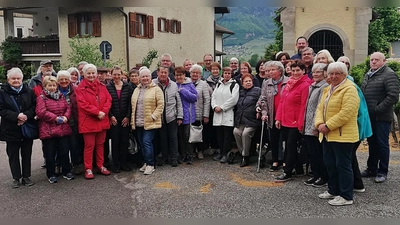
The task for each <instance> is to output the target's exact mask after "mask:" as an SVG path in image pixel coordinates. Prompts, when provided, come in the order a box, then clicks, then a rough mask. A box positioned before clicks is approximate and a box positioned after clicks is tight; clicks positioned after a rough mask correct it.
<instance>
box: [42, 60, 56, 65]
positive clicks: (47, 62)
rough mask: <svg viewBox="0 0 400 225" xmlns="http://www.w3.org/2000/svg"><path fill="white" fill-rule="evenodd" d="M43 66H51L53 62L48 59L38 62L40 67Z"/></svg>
mask: <svg viewBox="0 0 400 225" xmlns="http://www.w3.org/2000/svg"><path fill="white" fill-rule="evenodd" d="M44 64H53V62H52V61H51V60H50V59H44V60H42V61H40V65H41V66H43V65H44Z"/></svg>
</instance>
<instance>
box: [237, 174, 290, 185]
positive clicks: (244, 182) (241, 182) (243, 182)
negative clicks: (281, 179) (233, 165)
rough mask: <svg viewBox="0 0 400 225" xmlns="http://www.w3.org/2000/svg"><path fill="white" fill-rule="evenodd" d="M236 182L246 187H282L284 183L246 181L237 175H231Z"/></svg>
mask: <svg viewBox="0 0 400 225" xmlns="http://www.w3.org/2000/svg"><path fill="white" fill-rule="evenodd" d="M231 176H232V178H233V180H234V181H236V182H237V183H238V184H240V185H242V186H245V187H280V186H282V185H283V183H275V182H268V181H255V180H245V179H242V178H240V177H239V176H238V175H236V174H231Z"/></svg>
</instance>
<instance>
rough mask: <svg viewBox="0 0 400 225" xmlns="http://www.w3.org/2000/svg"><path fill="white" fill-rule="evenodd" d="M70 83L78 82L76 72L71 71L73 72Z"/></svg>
mask: <svg viewBox="0 0 400 225" xmlns="http://www.w3.org/2000/svg"><path fill="white" fill-rule="evenodd" d="M71 81H72V82H73V83H76V82H77V81H78V73H77V72H75V71H73V72H72V73H71Z"/></svg>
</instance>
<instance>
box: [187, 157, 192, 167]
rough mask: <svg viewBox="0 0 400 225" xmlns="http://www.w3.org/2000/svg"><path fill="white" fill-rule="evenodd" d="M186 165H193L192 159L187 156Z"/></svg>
mask: <svg viewBox="0 0 400 225" xmlns="http://www.w3.org/2000/svg"><path fill="white" fill-rule="evenodd" d="M186 163H187V164H189V165H192V164H193V158H192V157H190V156H187V157H186Z"/></svg>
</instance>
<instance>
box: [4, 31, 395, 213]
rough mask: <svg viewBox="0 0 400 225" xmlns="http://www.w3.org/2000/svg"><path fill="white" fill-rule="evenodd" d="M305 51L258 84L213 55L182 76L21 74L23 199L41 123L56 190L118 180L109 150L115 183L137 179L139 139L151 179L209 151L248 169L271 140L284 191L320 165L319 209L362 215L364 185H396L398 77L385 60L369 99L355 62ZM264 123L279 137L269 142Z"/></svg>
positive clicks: (304, 46) (12, 154)
mask: <svg viewBox="0 0 400 225" xmlns="http://www.w3.org/2000/svg"><path fill="white" fill-rule="evenodd" d="M297 42H298V44H297V46H298V49H299V53H298V54H296V55H294V56H292V59H291V58H290V57H289V54H288V53H285V52H280V53H278V54H277V56H276V60H271V61H265V60H260V61H259V62H258V63H257V65H256V68H255V70H256V75H253V74H252V68H251V66H250V64H249V63H248V62H240V64H239V60H238V59H237V58H231V60H230V65H229V66H227V67H223V68H222V67H221V65H220V64H219V63H217V62H213V56H212V55H211V54H206V55H204V57H203V61H204V62H203V65H198V64H194V63H193V61H192V60H190V59H187V60H185V61H184V62H183V65H182V66H176V67H173V66H172V57H171V55H169V54H167V53H166V54H163V55H162V56H161V63H160V66H158V68H157V69H156V70H155V71H153V72H152V71H150V70H149V68H147V67H141V68H134V69H131V70H130V71H129V72H127V73H125V72H124V70H123V69H122V68H120V67H118V66H114V67H113V68H112V69H111V70H107V69H105V68H97V67H96V66H95V65H93V64H90V63H87V62H81V63H79V65H78V66H77V68H75V67H72V68H69V69H68V70H60V71H58V73H55V71H54V69H53V62H51V61H50V60H44V61H42V62H41V63H40V69H39V72H38V74H37V75H36V76H34V77H32V79H31V80H30V82H29V85H28V84H24V83H23V82H22V80H23V74H22V71H21V70H20V69H19V68H12V69H10V70H9V71H8V72H7V83H6V84H5V85H4V86H3V87H2V88H1V90H0V116H1V126H0V140H3V141H6V143H7V147H6V151H7V155H8V157H9V164H10V168H11V173H12V176H13V187H14V188H17V187H19V186H20V185H21V184H24V185H26V186H31V185H33V182H32V181H31V180H30V176H31V154H32V144H33V139H29V138H26V137H25V136H24V135H23V132H22V129H21V127H22V126H24V123H27V122H28V121H31V122H32V121H33V122H34V121H37V123H38V126H39V138H40V139H41V141H42V147H43V157H44V158H45V167H46V175H47V178H48V181H49V182H50V183H56V182H57V180H58V175H60V174H61V175H62V177H63V178H65V179H67V180H71V179H74V177H75V175H77V174H81V173H84V176H85V178H86V179H93V178H94V172H93V171H94V170H97V172H98V173H100V174H102V175H109V174H110V173H111V172H110V171H109V169H108V168H110V166H109V165H108V164H109V162H108V158H109V154H110V149H109V140H111V158H112V166H111V171H112V172H113V173H119V172H120V171H121V170H123V171H130V170H132V167H131V164H130V162H131V161H132V159H131V158H130V156H129V154H128V146H129V140H130V138H131V137H133V138H134V140H135V141H137V143H138V145H139V146H140V151H139V152H138V153H137V154H135V157H134V159H133V160H134V161H135V162H136V163H137V165H138V167H140V169H139V171H141V172H143V173H144V174H146V175H150V174H152V173H153V172H154V171H155V167H156V166H164V165H166V164H170V165H171V166H172V167H177V166H178V165H179V164H182V163H187V164H192V163H193V160H194V158H198V159H200V160H201V159H203V158H204V151H205V150H207V151H208V153H209V155H214V154H216V155H215V156H214V157H213V159H214V160H215V161H219V162H221V163H228V164H232V163H234V162H235V157H236V156H240V157H241V158H240V167H244V166H247V165H249V162H250V156H251V154H252V153H253V152H254V150H255V148H256V147H255V146H256V145H257V144H258V145H261V144H262V143H258V142H259V140H260V136H261V135H264V136H265V139H264V140H267V142H268V148H269V149H270V150H271V152H272V161H273V162H272V165H271V167H270V169H269V170H270V172H277V171H279V170H280V168H281V167H283V171H284V172H283V173H282V174H280V175H278V176H276V177H275V182H285V181H288V180H290V179H291V178H292V177H293V176H295V175H298V174H304V173H305V172H304V167H303V165H304V164H309V165H310V167H311V171H312V177H311V178H310V179H308V180H306V181H304V183H305V184H306V185H310V186H314V187H324V186H326V185H327V186H328V191H326V192H324V193H322V194H320V195H319V197H320V198H323V199H331V200H330V201H329V204H331V205H348V204H352V203H353V191H359V192H363V191H365V189H364V185H363V182H362V179H361V177H370V176H374V177H375V181H376V182H378V183H379V182H384V181H385V180H386V177H387V173H388V164H389V145H388V135H389V130H390V124H391V120H392V117H393V110H392V108H393V105H394V104H396V103H397V102H398V98H399V82H398V78H397V75H396V74H395V73H394V72H393V71H392V70H391V69H390V68H389V67H387V65H386V64H385V57H384V55H383V54H382V53H380V52H376V53H374V54H372V55H371V57H370V58H371V59H370V66H371V69H370V71H369V72H368V73H367V74H366V75H365V78H364V81H363V83H362V86H361V87H360V88H359V87H358V86H357V85H356V84H355V83H354V82H353V81H352V77H351V76H350V74H349V70H350V60H349V59H348V58H347V57H345V56H342V57H340V58H339V59H338V60H337V62H334V60H333V58H332V56H331V54H330V53H329V51H327V50H321V51H319V52H318V53H316V54H315V53H314V51H313V49H312V48H310V47H308V43H307V40H306V39H305V38H304V37H300V38H298V39H297ZM303 42H304V43H303ZM124 74H127V76H125V75H124ZM124 77H125V78H124ZM262 123H265V125H266V126H267V128H268V129H267V131H266V132H264V133H263V134H261V132H260V127H261V125H262ZM199 125H203V130H202V136H203V137H202V138H203V141H202V142H199V143H190V142H189V138H190V128H191V126H199ZM365 138H368V143H369V149H370V152H369V153H370V154H369V158H368V165H367V166H368V167H367V169H366V170H365V171H363V172H360V170H359V167H358V162H357V158H356V150H357V148H358V145H359V144H360V142H361V141H362V140H364V139H365ZM234 144H236V146H234ZM299 149H301V150H300V151H299ZM19 152H21V158H22V171H21V166H20V161H19ZM157 156H160V157H159V158H158V157H157ZM58 173H60V174H58Z"/></svg>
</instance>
